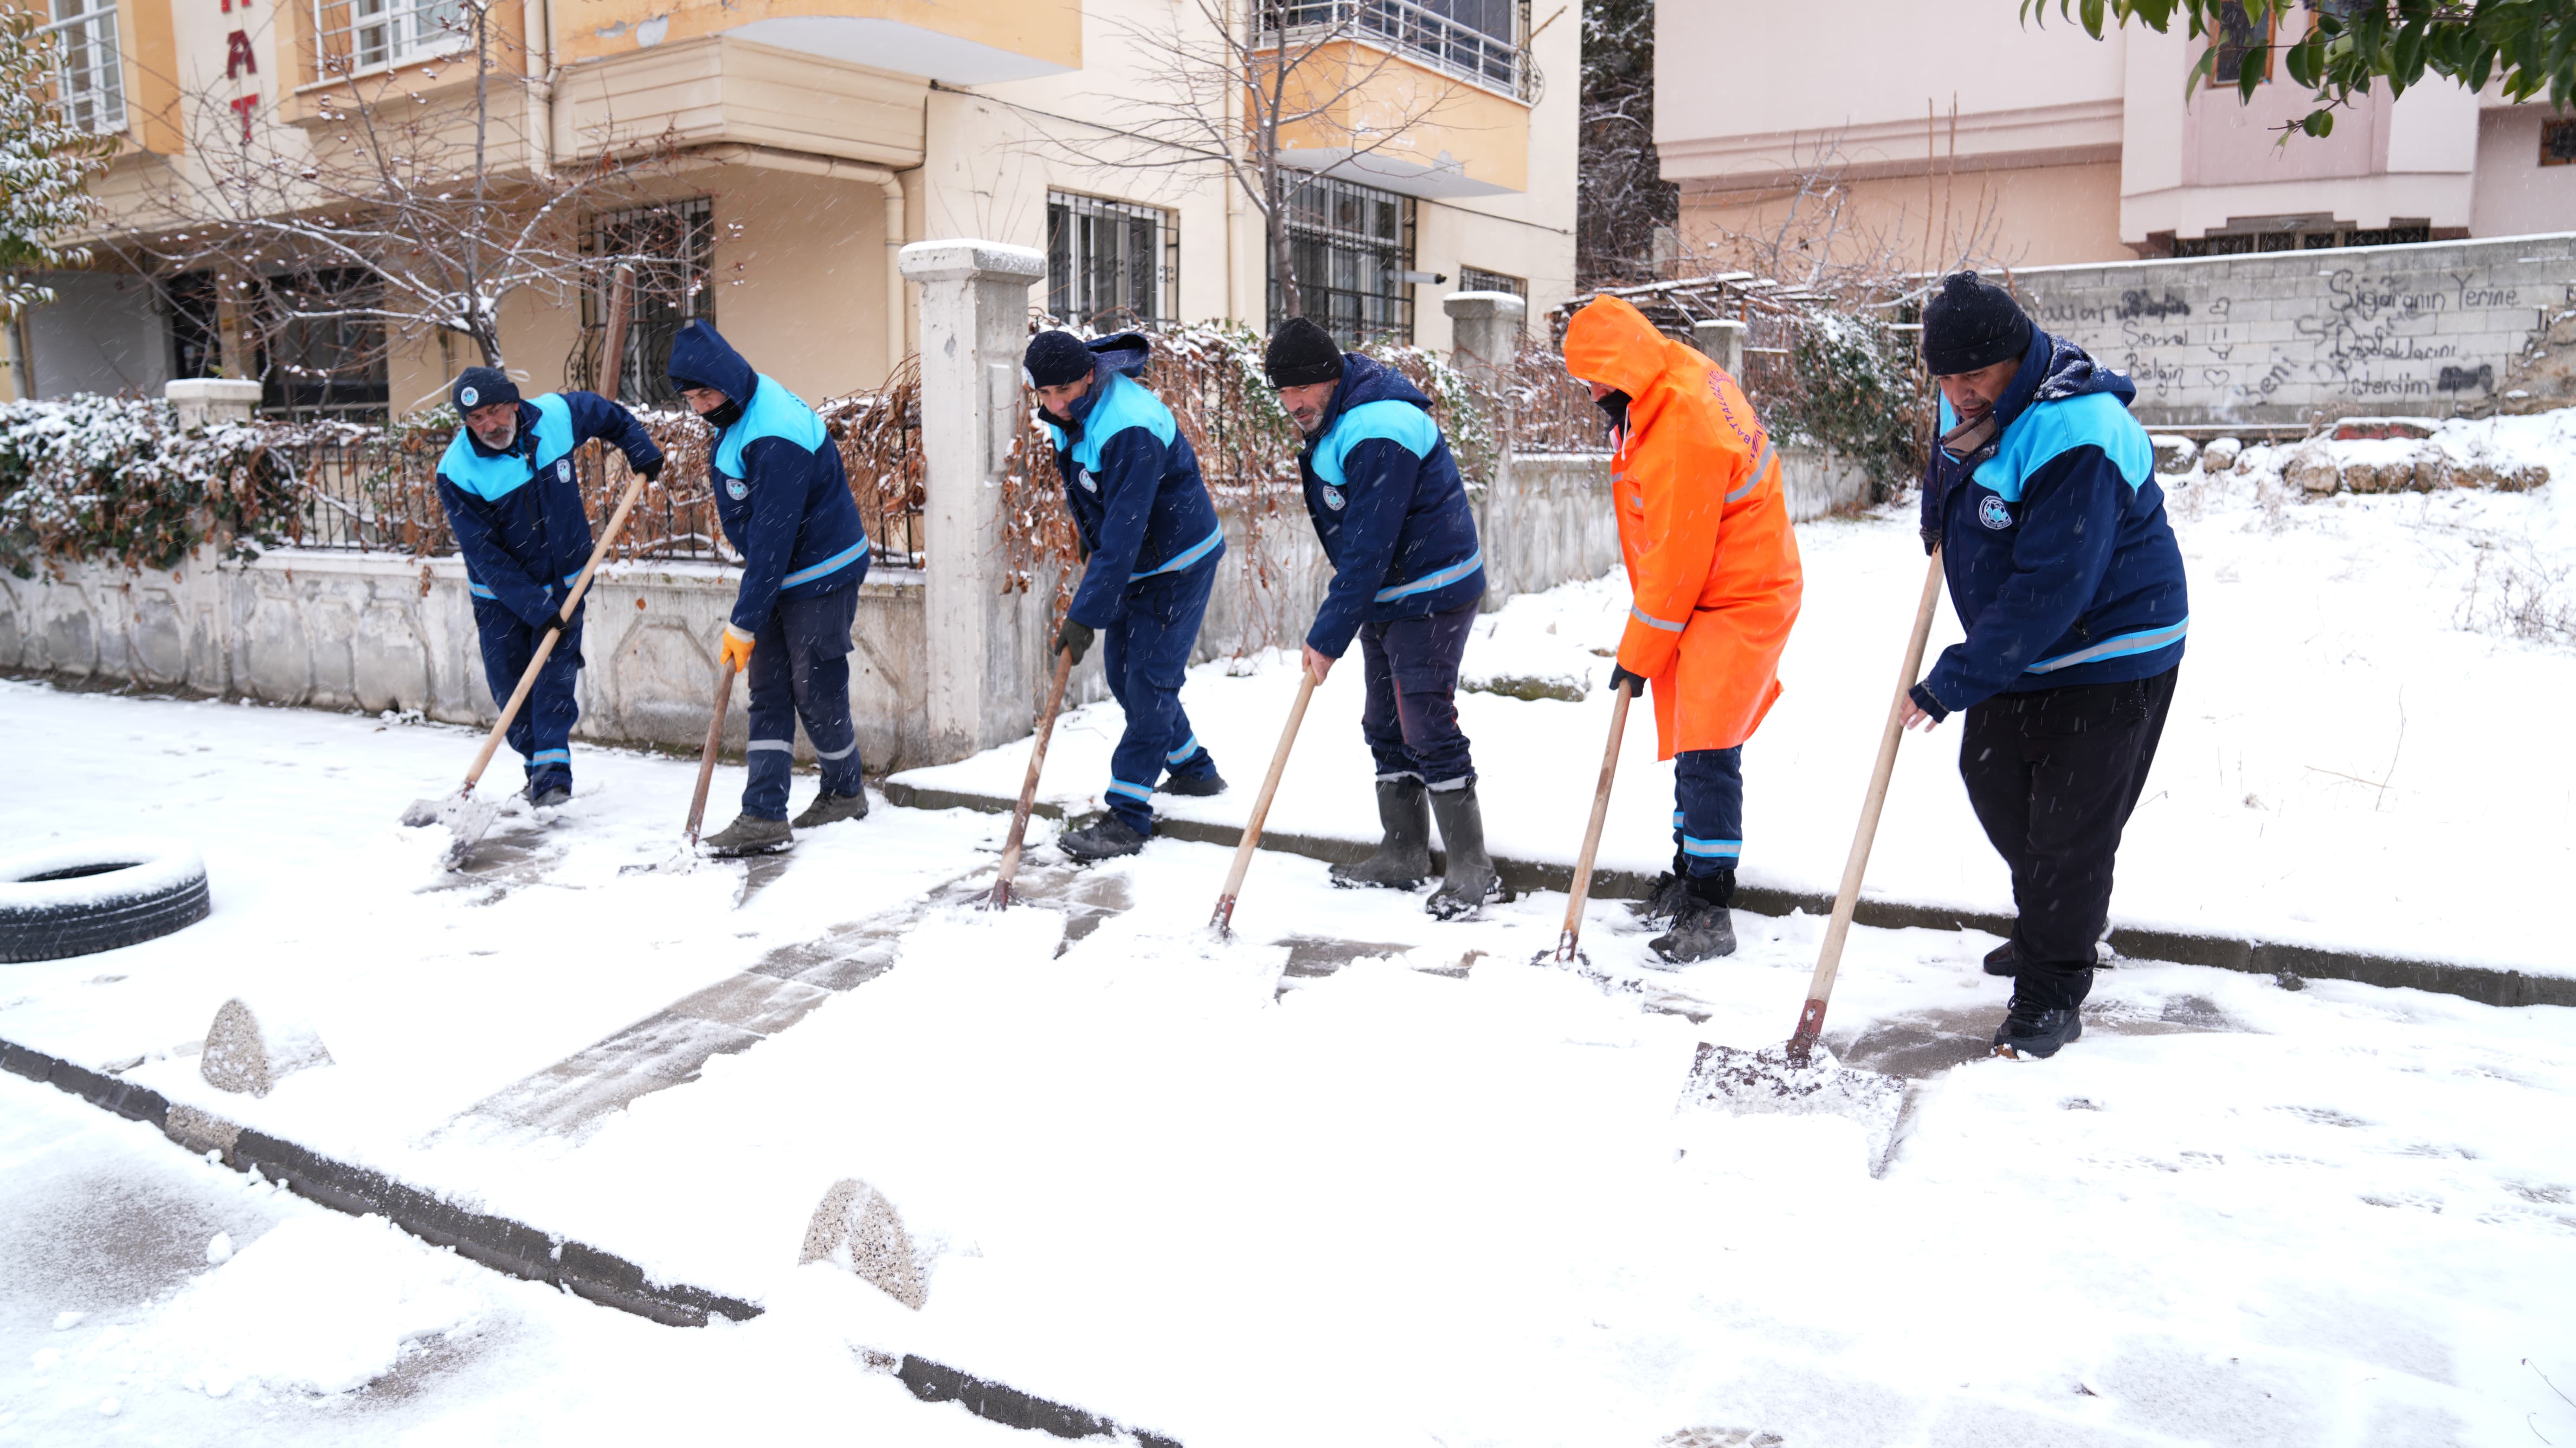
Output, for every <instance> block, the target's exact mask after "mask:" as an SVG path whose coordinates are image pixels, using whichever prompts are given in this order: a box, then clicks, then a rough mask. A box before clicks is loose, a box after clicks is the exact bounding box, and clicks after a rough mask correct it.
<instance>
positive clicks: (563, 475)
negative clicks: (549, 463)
mask: <svg viewBox="0 0 2576 1448" xmlns="http://www.w3.org/2000/svg"><path fill="white" fill-rule="evenodd" d="M555 476H556V477H557V478H558V479H560V480H562V481H564V482H567V483H569V482H571V481H572V459H570V458H565V459H564V460H563V461H561V462H558V463H556V464H555Z"/></svg>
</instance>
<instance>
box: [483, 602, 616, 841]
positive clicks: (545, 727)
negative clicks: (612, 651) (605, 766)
mask: <svg viewBox="0 0 2576 1448" xmlns="http://www.w3.org/2000/svg"><path fill="white" fill-rule="evenodd" d="M589 611H590V605H588V604H586V603H585V604H583V605H582V606H581V607H580V608H577V609H574V610H573V614H572V623H571V624H570V625H569V626H567V627H566V628H565V629H564V632H563V637H562V638H559V639H557V640H555V647H554V652H553V653H550V654H548V655H546V666H545V668H543V669H541V670H539V671H538V673H537V682H536V686H535V687H534V688H532V689H530V690H528V698H527V702H525V703H523V704H521V705H520V706H519V713H518V717H517V718H514V719H512V720H511V721H510V732H509V733H508V734H507V735H505V736H503V737H504V738H506V739H508V740H509V741H510V747H511V748H512V749H515V750H517V751H519V756H520V757H521V758H522V759H525V760H526V761H527V762H528V783H529V784H530V785H532V786H534V787H536V789H537V791H538V792H539V793H541V794H542V793H544V792H545V791H546V790H549V789H570V788H572V726H573V721H574V720H576V719H578V718H580V717H581V703H580V701H579V700H578V699H576V698H575V697H574V687H575V685H576V684H578V683H579V681H580V678H581V620H582V615H583V614H585V613H588V612H589ZM474 631H475V633H476V634H477V635H479V636H480V637H481V639H482V642H483V682H484V683H486V684H488V685H490V686H491V689H492V703H493V704H494V705H495V706H496V707H497V706H499V705H502V704H507V703H508V702H510V695H511V694H512V693H513V692H515V691H516V690H517V689H518V687H519V676H520V675H521V674H524V673H526V672H527V671H528V660H529V659H531V658H533V657H534V656H535V655H536V652H537V630H535V629H532V628H530V627H528V626H527V625H526V624H524V623H522V622H520V621H519V616H518V615H517V614H515V613H512V612H510V611H509V610H508V609H506V608H503V607H502V606H501V605H500V604H498V603H495V602H493V601H492V600H491V599H488V598H478V599H476V600H474Z"/></svg>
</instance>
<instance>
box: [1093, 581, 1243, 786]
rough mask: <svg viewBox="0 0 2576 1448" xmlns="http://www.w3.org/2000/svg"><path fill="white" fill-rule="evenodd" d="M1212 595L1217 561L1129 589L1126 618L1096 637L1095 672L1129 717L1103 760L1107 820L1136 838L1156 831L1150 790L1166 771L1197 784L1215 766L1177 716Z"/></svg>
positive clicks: (1187, 722) (1186, 720) (1182, 716)
mask: <svg viewBox="0 0 2576 1448" xmlns="http://www.w3.org/2000/svg"><path fill="white" fill-rule="evenodd" d="M1215 589H1216V560H1215V559H1213V558H1210V559H1208V560H1206V561H1204V562H1202V563H1200V564H1199V565H1198V566H1197V567H1195V568H1186V569H1183V570H1182V571H1180V572H1178V573H1158V574H1155V575H1154V576H1153V577H1151V578H1147V579H1144V580H1142V581H1140V582H1136V583H1131V584H1129V585H1127V592H1126V595H1125V597H1124V599H1123V600H1122V601H1123V602H1124V603H1125V605H1126V608H1127V612H1126V613H1125V614H1124V615H1123V616H1121V617H1120V618H1119V620H1118V621H1117V622H1116V623H1113V624H1111V625H1110V626H1109V627H1107V628H1105V629H1102V630H1101V631H1100V666H1101V668H1102V669H1103V670H1104V671H1105V672H1107V674H1108V675H1109V693H1110V695H1111V697H1113V698H1115V699H1116V700H1117V701H1118V707H1119V708H1120V709H1121V710H1124V711H1125V712H1126V715H1127V730H1126V732H1125V733H1123V734H1121V735H1119V736H1118V748H1117V750H1116V752H1114V753H1112V754H1111V755H1110V756H1109V788H1108V791H1107V792H1106V794H1105V795H1104V796H1103V798H1105V799H1106V800H1107V801H1108V804H1109V809H1110V812H1111V813H1112V814H1115V815H1117V816H1118V818H1120V819H1122V820H1124V821H1126V822H1127V826H1128V828H1130V829H1132V830H1134V831H1135V832H1136V833H1138V834H1140V835H1150V834H1152V833H1153V832H1154V807H1153V798H1154V786H1155V785H1157V784H1160V783H1162V781H1163V775H1164V773H1165V772H1166V771H1169V772H1170V773H1171V774H1172V775H1173V776H1175V777H1178V778H1189V779H1200V778H1204V777H1206V776H1207V775H1208V774H1210V773H1213V772H1214V771H1215V769H1216V761H1215V760H1213V759H1211V758H1209V757H1208V752H1207V749H1206V747H1205V746H1203V745H1201V744H1200V743H1199V736H1198V733H1197V731H1196V730H1194V729H1192V728H1191V727H1190V716H1189V715H1188V714H1186V713H1184V712H1183V711H1182V709H1181V680H1182V679H1183V678H1185V677H1187V676H1188V673H1189V668H1190V651H1191V650H1192V649H1194V648H1197V647H1198V642H1199V621H1200V620H1201V619H1203V618H1205V617H1206V616H1207V605H1208V595H1209V594H1210V593H1212V592H1214V591H1215Z"/></svg>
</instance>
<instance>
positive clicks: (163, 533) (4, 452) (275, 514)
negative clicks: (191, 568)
mask: <svg viewBox="0 0 2576 1448" xmlns="http://www.w3.org/2000/svg"><path fill="white" fill-rule="evenodd" d="M281 440H282V437H281V430H280V429H277V428H273V427H263V426H259V425H251V426H234V425H225V426H216V427H198V428H190V429H187V430H184V431H183V430H181V428H180V427H179V425H178V419H177V414H176V413H175V412H174V411H173V410H172V409H171V407H170V406H169V404H167V403H164V402H158V401H147V400H143V399H139V398H117V397H99V396H94V395H83V396H78V397H72V398H68V399H65V400H63V401H59V402H17V403H10V404H7V405H6V406H0V567H6V568H7V569H8V570H9V571H10V572H11V573H14V574H16V575H17V576H19V577H21V578H28V577H33V576H34V574H35V571H36V569H37V567H38V566H39V565H41V564H43V563H46V562H48V561H53V560H61V561H80V560H105V561H112V562H117V563H122V564H124V565H125V566H126V567H128V568H154V569H163V568H172V567H175V566H177V564H178V563H179V560H180V559H182V558H185V557H186V556H187V555H188V552H189V550H190V549H192V548H194V547H196V546H197V545H198V544H199V543H201V542H207V541H213V542H216V543H217V544H218V545H219V546H222V547H223V548H225V549H226V550H227V551H228V552H229V553H232V554H234V555H237V556H244V555H248V554H249V553H251V552H252V551H253V550H252V547H251V545H252V544H254V543H257V544H263V545H268V544H274V543H275V542H276V541H277V538H278V537H279V536H280V535H282V534H283V533H285V532H286V531H287V530H288V529H289V528H290V527H291V526H292V520H293V514H294V512H295V509H296V505H297V497H296V489H295V485H294V482H293V479H292V477H291V474H290V472H289V470H288V468H287V467H286V466H285V464H284V462H283V460H282V459H280V458H279V457H278V456H276V455H275V454H274V452H273V451H272V449H273V448H274V447H275V446H276V445H277V444H278V443H279V442H280V441H281Z"/></svg>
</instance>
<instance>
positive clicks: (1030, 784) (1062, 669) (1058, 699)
mask: <svg viewBox="0 0 2576 1448" xmlns="http://www.w3.org/2000/svg"><path fill="white" fill-rule="evenodd" d="M1072 677H1073V655H1071V654H1069V653H1066V652H1065V651H1064V650H1062V649H1058V650H1057V651H1056V656H1055V685H1054V687H1053V688H1050V689H1049V690H1047V701H1046V712H1045V713H1044V714H1042V715H1040V716H1038V738H1037V744H1036V746H1035V747H1033V748H1031V749H1030V750H1029V777H1028V778H1027V779H1025V780H1022V781H1021V782H1020V807H1019V808H1018V809H1015V810H1013V811H1012V812H1011V836H1010V839H1009V840H1008V841H1006V842H1005V843H1004V844H1003V846H1002V873H1001V874H999V875H996V876H994V877H993V894H992V898H990V899H988V900H986V901H985V902H984V905H985V908H986V909H989V910H1008V909H1009V908H1011V881H1012V879H1013V878H1014V877H1016V876H1017V875H1018V874H1019V873H1020V847H1021V846H1022V845H1023V844H1024V843H1026V841H1027V840H1028V837H1029V811H1030V810H1033V809H1035V808H1037V803H1038V771H1039V770H1041V769H1044V768H1045V767H1046V752H1047V740H1048V739H1050V738H1052V737H1054V735H1055V716H1056V711H1057V710H1059V709H1062V708H1063V707H1064V685H1065V681H1066V680H1067V679H1070V678H1072Z"/></svg>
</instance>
